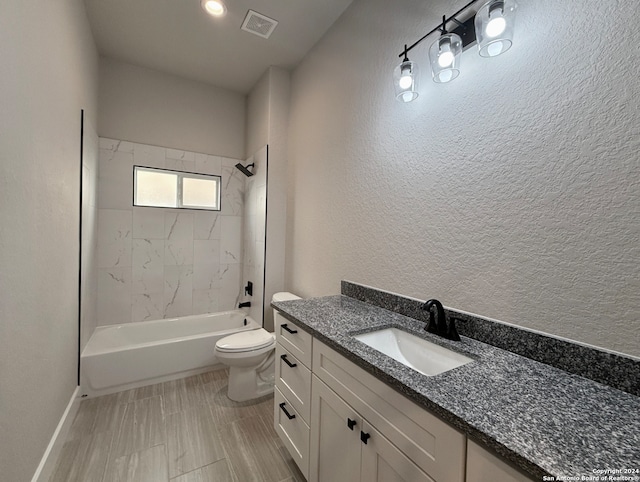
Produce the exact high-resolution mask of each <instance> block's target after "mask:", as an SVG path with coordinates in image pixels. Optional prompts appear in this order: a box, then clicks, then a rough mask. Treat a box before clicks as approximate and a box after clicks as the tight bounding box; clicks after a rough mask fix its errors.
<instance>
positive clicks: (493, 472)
mask: <svg viewBox="0 0 640 482" xmlns="http://www.w3.org/2000/svg"><path fill="white" fill-rule="evenodd" d="M495 480H499V481H500V482H530V481H532V480H533V479H530V478H529V477H527V476H525V475H523V474H521V473H520V472H519V471H517V470H516V469H514V468H513V467H511V466H510V465H508V464H507V463H506V462H504V461H502V460H500V459H499V458H498V457H496V456H495V455H493V454H491V453H489V452H488V451H487V450H485V449H483V448H482V447H480V446H479V445H478V444H476V443H475V442H473V441H471V440H468V441H467V482H493V481H495Z"/></svg>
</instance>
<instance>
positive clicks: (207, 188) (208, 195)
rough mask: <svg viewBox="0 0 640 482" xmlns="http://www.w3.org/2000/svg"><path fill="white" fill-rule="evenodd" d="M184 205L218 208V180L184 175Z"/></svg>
mask: <svg viewBox="0 0 640 482" xmlns="http://www.w3.org/2000/svg"><path fill="white" fill-rule="evenodd" d="M182 205H183V206H197V207H201V208H209V209H217V207H218V182H217V180H214V179H194V178H188V177H184V178H183V179H182Z"/></svg>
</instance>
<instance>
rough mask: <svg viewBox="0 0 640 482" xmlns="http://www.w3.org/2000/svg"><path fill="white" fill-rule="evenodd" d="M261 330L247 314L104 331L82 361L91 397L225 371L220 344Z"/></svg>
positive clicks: (103, 328)
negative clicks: (218, 351) (234, 335)
mask: <svg viewBox="0 0 640 482" xmlns="http://www.w3.org/2000/svg"><path fill="white" fill-rule="evenodd" d="M256 328H260V326H259V325H258V324H257V323H256V322H255V321H254V320H253V319H252V318H250V317H249V316H247V315H246V314H245V313H243V312H242V311H224V312H221V313H210V314H204V315H193V316H184V317H181V318H170V319H166V320H156V321H143V322H137V323H127V324H124V325H112V326H99V327H98V328H96V330H95V332H94V333H93V335H92V336H91V338H90V339H89V341H88V342H87V345H86V347H85V349H84V350H83V351H82V356H81V357H80V369H81V390H82V394H84V395H87V396H99V395H106V394H108V393H114V392H117V391H120V390H126V389H129V388H135V387H141V386H144V385H150V384H153V383H159V382H163V381H168V380H172V379H176V378H181V377H183V376H189V375H193V374H196V373H202V372H205V371H207V370H209V369H210V368H211V367H213V366H215V365H219V364H220V362H219V361H218V359H217V357H216V356H215V351H214V348H215V345H216V341H218V340H219V339H220V338H222V337H225V336H227V335H230V334H232V333H236V332H238V331H244V330H253V329H256Z"/></svg>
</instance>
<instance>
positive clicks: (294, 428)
mask: <svg viewBox="0 0 640 482" xmlns="http://www.w3.org/2000/svg"><path fill="white" fill-rule="evenodd" d="M274 401H275V403H274V428H275V430H276V432H277V434H278V436H279V437H280V440H282V443H283V444H284V445H285V447H286V448H287V450H288V451H289V454H291V458H293V460H295V462H296V464H297V465H298V467H299V468H300V471H301V472H302V475H304V477H305V478H306V479H309V426H308V425H307V424H306V422H305V421H304V420H303V419H302V417H301V416H300V414H299V413H298V412H297V411H296V409H295V408H294V407H292V406H291V404H289V402H288V400H287V399H286V398H285V397H284V395H282V393H281V392H280V390H278V387H276V388H275V390H274ZM285 411H286V413H285ZM287 413H288V414H289V415H287Z"/></svg>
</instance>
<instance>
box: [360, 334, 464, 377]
mask: <svg viewBox="0 0 640 482" xmlns="http://www.w3.org/2000/svg"><path fill="white" fill-rule="evenodd" d="M354 338H355V339H356V340H359V341H361V342H362V343H364V344H365V345H369V346H370V347H371V348H373V349H375V350H378V351H379V352H382V353H384V354H385V355H387V356H390V357H391V358H393V359H394V360H397V361H399V362H400V363H402V364H403V365H406V366H408V367H409V368H413V369H414V370H416V371H418V372H420V373H422V374H424V375H427V376H433V375H438V374H439V373H444V372H446V371H449V370H451V369H453V368H456V367H459V366H462V365H466V364H467V363H471V362H472V361H473V360H472V359H471V358H469V357H466V356H464V355H461V354H460V353H456V352H455V351H451V350H448V349H446V348H444V347H441V346H440V345H436V344H435V343H431V342H429V341H427V340H424V339H422V338H420V337H418V336H415V335H412V334H411V333H407V332H406V331H402V330H398V329H397V328H385V329H383V330H378V331H372V332H371V333H364V334H362V335H356V336H354Z"/></svg>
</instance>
